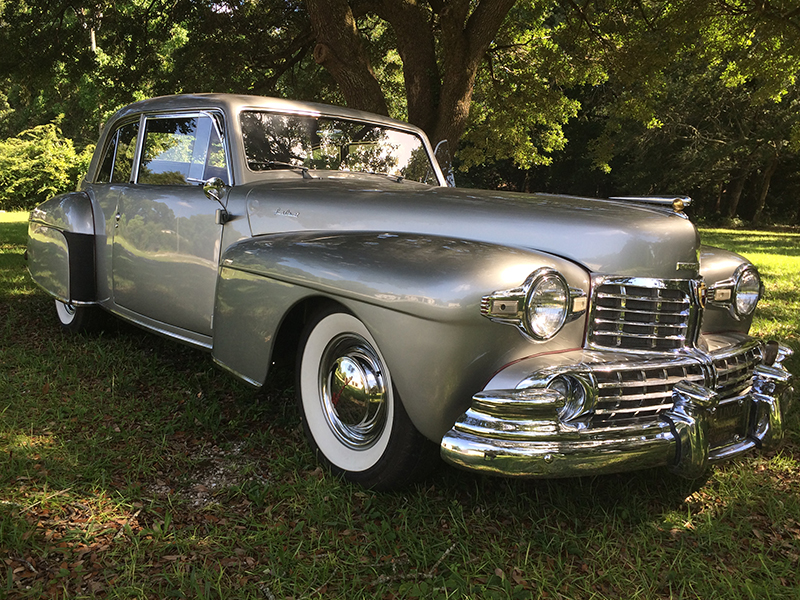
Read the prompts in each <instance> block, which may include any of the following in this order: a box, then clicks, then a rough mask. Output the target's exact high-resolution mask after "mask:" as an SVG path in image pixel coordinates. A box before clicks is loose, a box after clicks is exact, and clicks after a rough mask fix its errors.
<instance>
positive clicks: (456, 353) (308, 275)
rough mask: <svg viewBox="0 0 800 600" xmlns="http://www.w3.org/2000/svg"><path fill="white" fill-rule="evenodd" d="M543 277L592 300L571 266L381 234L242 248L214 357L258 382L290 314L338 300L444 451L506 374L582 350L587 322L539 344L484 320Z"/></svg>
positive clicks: (230, 271)
mask: <svg viewBox="0 0 800 600" xmlns="http://www.w3.org/2000/svg"><path fill="white" fill-rule="evenodd" d="M545 266H546V267H552V268H555V269H557V270H559V271H560V272H561V273H562V274H563V275H564V276H565V277H566V278H567V281H568V282H569V283H570V285H571V286H574V287H579V288H582V289H583V290H584V291H585V292H587V293H588V291H589V276H588V273H587V272H586V271H585V270H583V269H582V268H580V267H579V266H577V265H575V264H573V263H571V262H569V261H566V260H564V259H561V258H559V257H556V256H552V255H549V254H546V253H541V252H534V251H529V250H524V249H519V248H510V247H504V246H497V245H493V244H487V243H483V242H474V241H470V240H457V239H451V238H444V237H437V236H429V235H415V234H403V233H382V234H379V233H375V232H368V233H363V232H353V233H340V234H334V235H331V234H325V233H300V234H280V235H272V236H263V237H259V238H255V239H251V240H245V241H242V242H239V243H237V244H235V245H233V246H231V247H230V248H228V250H227V251H226V252H225V254H224V256H223V257H222V261H221V270H220V281H219V285H218V288H217V301H216V309H215V318H214V356H215V359H216V360H217V361H218V362H220V363H222V364H223V365H224V366H226V367H227V368H229V369H230V370H232V371H234V372H236V373H239V374H240V375H241V376H243V377H244V378H245V379H247V380H250V381H253V382H261V381H263V380H264V378H265V377H266V374H267V368H268V365H269V364H270V362H271V359H272V355H271V352H272V344H273V342H274V339H275V336H276V333H277V331H278V328H279V326H280V323H281V320H282V319H283V317H284V316H285V315H286V313H287V312H288V310H289V309H290V308H291V307H292V306H294V305H295V304H296V303H297V302H300V301H302V300H303V299H305V298H308V297H325V298H330V299H334V300H336V301H337V302H339V303H340V304H342V305H344V306H345V307H347V308H348V309H349V310H350V311H351V312H352V313H353V314H355V315H356V316H357V317H358V318H359V319H361V320H362V321H363V322H364V324H365V325H366V327H367V329H368V330H369V331H370V333H371V334H372V335H373V337H374V338H375V340H376V342H377V343H378V345H379V347H380V349H381V352H382V353H383V355H384V357H385V358H386V360H387V362H388V364H389V367H390V369H391V372H392V378H393V381H394V384H395V386H396V388H397V390H398V392H399V394H400V396H401V397H402V398H403V401H404V404H405V406H406V409H407V411H408V413H409V416H410V417H411V419H412V421H414V423H415V425H416V426H417V428H418V429H419V430H420V431H422V433H424V434H425V435H427V436H428V437H430V438H431V439H439V438H440V437H441V435H443V434H444V432H445V431H447V430H448V429H449V428H450V426H452V423H453V422H454V420H455V419H456V418H457V416H458V415H459V414H461V413H463V411H464V410H466V408H467V407H468V406H469V403H470V400H471V397H472V394H474V393H476V392H477V391H479V390H480V389H482V386H483V385H485V383H486V382H487V381H488V380H489V379H490V378H491V376H492V374H493V373H494V372H495V371H497V370H498V369H499V368H501V367H502V366H503V365H505V364H508V363H509V362H512V361H514V360H518V359H520V358H522V357H525V356H528V355H530V354H533V353H535V352H542V351H558V350H563V349H567V348H574V347H578V346H580V344H581V340H582V336H583V328H584V322H583V320H578V321H574V322H572V323H569V324H568V325H567V326H565V328H564V330H563V331H562V332H561V333H560V334H559V335H558V336H556V338H554V339H553V340H551V341H550V342H548V343H546V344H538V343H534V342H531V341H530V340H529V339H527V338H525V337H524V336H522V335H521V334H520V332H519V331H518V330H517V329H516V328H514V327H510V326H507V325H501V324H497V323H492V322H490V321H489V320H487V319H485V318H483V317H482V316H481V315H480V301H481V298H482V297H483V296H485V295H487V294H490V293H492V292H494V291H497V290H504V289H509V288H513V287H515V286H519V285H520V284H522V282H523V281H525V279H526V277H527V276H528V275H529V274H530V273H531V272H533V271H535V270H536V269H538V268H541V267H545Z"/></svg>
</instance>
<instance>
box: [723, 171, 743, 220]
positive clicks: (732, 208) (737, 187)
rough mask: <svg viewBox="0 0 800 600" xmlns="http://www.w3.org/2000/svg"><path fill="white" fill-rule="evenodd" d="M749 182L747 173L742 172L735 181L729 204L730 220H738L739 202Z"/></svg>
mask: <svg viewBox="0 0 800 600" xmlns="http://www.w3.org/2000/svg"><path fill="white" fill-rule="evenodd" d="M746 181H747V171H745V170H742V172H741V174H740V175H739V176H738V177H737V178H736V179H734V180H733V187H732V188H731V199H730V202H729V203H728V218H729V219H734V218H736V213H737V212H738V210H739V200H740V199H741V197H742V190H744V184H745V182H746Z"/></svg>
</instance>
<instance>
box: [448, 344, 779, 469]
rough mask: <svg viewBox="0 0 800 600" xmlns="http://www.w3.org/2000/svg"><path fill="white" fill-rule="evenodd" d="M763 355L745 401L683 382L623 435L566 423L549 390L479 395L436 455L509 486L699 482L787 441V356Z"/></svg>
mask: <svg viewBox="0 0 800 600" xmlns="http://www.w3.org/2000/svg"><path fill="white" fill-rule="evenodd" d="M773 347H774V346H773ZM769 354H770V353H766V355H767V356H768V358H767V359H766V361H765V362H767V363H771V364H759V365H757V366H756V367H755V369H754V372H753V378H752V384H751V385H750V386H749V387H748V388H747V389H746V390H745V391H744V392H743V393H741V394H738V395H735V396H733V397H728V398H722V399H720V398H719V395H718V394H717V393H716V392H715V391H714V390H713V389H711V388H710V387H706V386H705V385H699V384H698V383H697V382H692V381H688V380H683V381H680V382H678V383H676V384H675V385H674V386H673V387H672V397H671V400H672V406H671V407H669V408H667V409H666V410H662V411H660V412H659V413H658V414H656V415H653V416H650V417H648V418H642V419H638V420H637V419H630V420H628V421H626V422H625V423H624V424H622V425H610V426H609V425H606V426H600V427H598V426H591V425H589V426H586V424H585V423H586V422H585V421H584V422H583V423H582V424H578V425H576V424H575V423H570V422H564V421H562V420H561V418H560V417H559V409H560V408H561V407H563V406H564V402H565V398H564V396H563V395H562V393H561V392H559V391H556V390H555V389H550V388H547V387H539V388H535V387H534V388H530V387H529V388H526V389H512V390H491V391H483V392H481V393H479V394H476V395H475V396H474V397H473V400H472V406H471V407H470V409H469V410H467V412H466V413H464V414H463V415H462V416H461V417H460V418H459V419H458V421H457V422H456V423H455V425H454V426H453V428H452V429H450V431H448V432H447V433H446V434H445V436H444V438H443V439H442V442H441V455H442V457H443V458H444V459H445V460H446V461H447V462H449V463H451V464H454V465H456V466H459V467H462V468H465V469H469V470H474V471H483V472H487V473H493V474H498V475H505V476H518V477H572V476H580V475H594V474H600V473H614V472H622V471H631V470H637V469H644V468H650V467H659V466H666V467H669V468H670V469H671V470H672V471H674V472H676V473H677V474H679V475H682V476H685V477H688V478H695V477H699V476H700V475H702V474H703V472H704V471H705V470H706V469H707V468H708V466H709V464H711V463H714V462H717V461H722V460H727V459H730V458H732V457H734V456H737V455H739V454H742V453H744V452H746V451H748V450H751V449H753V448H758V449H764V450H768V449H772V448H774V447H776V446H777V445H778V444H779V442H780V440H781V439H782V438H783V422H784V418H785V415H786V413H787V411H788V409H789V404H790V402H791V399H792V394H793V390H792V388H791V385H790V384H791V374H790V373H789V372H788V371H787V370H786V369H785V368H784V367H783V366H782V364H781V363H782V361H783V359H784V358H786V356H788V355H790V354H791V351H790V350H789V349H788V348H783V347H781V348H780V351H779V352H778V353H777V354H778V359H777V360H776V359H775V357H774V356H769ZM773 354H775V353H773ZM576 369H578V366H576ZM562 371H563V369H562ZM562 414H563V413H562Z"/></svg>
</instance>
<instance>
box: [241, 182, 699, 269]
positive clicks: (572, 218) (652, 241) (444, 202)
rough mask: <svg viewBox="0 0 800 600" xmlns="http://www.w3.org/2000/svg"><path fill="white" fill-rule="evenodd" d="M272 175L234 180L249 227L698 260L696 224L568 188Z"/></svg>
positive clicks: (627, 260) (625, 261)
mask: <svg viewBox="0 0 800 600" xmlns="http://www.w3.org/2000/svg"><path fill="white" fill-rule="evenodd" d="M276 175H278V177H276V178H275V179H272V180H270V181H269V182H268V183H267V182H265V183H257V184H250V185H247V186H242V187H241V188H234V190H237V191H236V193H237V194H245V195H246V196H245V197H246V205H247V213H248V218H249V222H250V228H251V232H252V234H253V235H265V234H270V233H283V232H287V231H336V232H343V231H376V232H380V233H414V234H420V233H421V234H426V235H440V236H446V237H452V238H458V239H465V240H474V241H481V242H489V243H495V244H500V245H504V246H512V247H517V248H525V249H533V250H539V251H544V252H548V253H551V254H555V255H558V256H561V257H564V258H567V259H569V260H572V261H574V262H577V263H579V264H581V265H583V266H584V267H586V268H587V269H588V270H589V271H591V272H595V273H603V274H614V275H621V276H638V277H662V278H678V277H687V276H694V275H696V274H697V269H696V268H692V267H689V268H685V266H686V265H696V263H697V261H698V250H699V246H700V241H699V236H698V234H697V230H696V229H695V228H694V226H693V225H692V224H691V223H690V222H689V221H688V220H687V219H685V218H684V217H682V216H680V215H678V214H675V213H674V212H673V211H672V210H671V209H670V210H665V209H663V208H659V207H653V206H649V205H645V204H638V203H632V202H621V201H613V200H602V199H592V198H580V197H573V196H556V195H549V194H521V193H511V192H497V191H487V190H473V189H466V188H443V187H429V186H422V185H417V184H414V183H411V182H401V183H398V182H395V181H391V180H389V179H387V178H384V177H382V176H366V177H365V176H353V175H345V174H343V175H340V176H338V177H332V176H328V177H325V178H321V179H300V178H299V176H298V177H292V178H288V177H287V175H289V173H280V174H276ZM291 175H294V174H291ZM679 263H680V264H681V265H684V268H680V267H679Z"/></svg>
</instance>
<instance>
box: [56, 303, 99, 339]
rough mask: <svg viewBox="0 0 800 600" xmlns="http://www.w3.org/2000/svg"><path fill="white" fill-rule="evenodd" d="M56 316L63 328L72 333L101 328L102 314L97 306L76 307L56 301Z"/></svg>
mask: <svg viewBox="0 0 800 600" xmlns="http://www.w3.org/2000/svg"><path fill="white" fill-rule="evenodd" d="M55 302H56V316H58V321H59V323H61V327H62V328H63V329H64V330H66V331H69V332H70V333H80V332H82V331H90V330H94V329H97V328H98V327H99V326H100V323H101V318H102V314H101V313H100V309H99V308H97V307H96V306H76V305H74V304H70V303H67V302H62V301H61V300H56V301H55Z"/></svg>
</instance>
